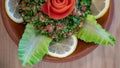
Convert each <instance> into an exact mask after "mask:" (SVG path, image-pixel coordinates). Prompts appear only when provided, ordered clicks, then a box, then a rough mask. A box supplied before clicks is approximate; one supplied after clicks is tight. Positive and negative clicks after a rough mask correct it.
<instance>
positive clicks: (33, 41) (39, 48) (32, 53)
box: [18, 24, 52, 66]
mask: <svg viewBox="0 0 120 68" xmlns="http://www.w3.org/2000/svg"><path fill="white" fill-rule="evenodd" d="M34 30H35V29H34V27H33V25H32V24H27V26H26V29H25V32H24V34H23V36H22V38H21V40H20V42H19V47H18V56H19V59H20V61H21V63H22V65H23V66H27V65H30V66H31V65H33V64H36V63H38V62H39V61H41V60H42V59H43V56H44V55H45V54H47V53H48V46H49V43H50V42H51V40H52V39H50V38H48V37H45V36H42V35H38V36H36V35H35V31H34Z"/></svg>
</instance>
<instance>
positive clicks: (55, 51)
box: [48, 35, 77, 58]
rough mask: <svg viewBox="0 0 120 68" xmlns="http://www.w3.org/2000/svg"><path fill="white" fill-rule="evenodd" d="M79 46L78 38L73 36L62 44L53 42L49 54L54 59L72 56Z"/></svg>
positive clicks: (61, 42)
mask: <svg viewBox="0 0 120 68" xmlns="http://www.w3.org/2000/svg"><path fill="white" fill-rule="evenodd" d="M76 46H77V38H76V36H74V35H73V36H71V37H69V38H67V39H65V40H63V41H60V42H57V43H56V42H52V43H51V44H50V46H49V50H48V54H49V55H50V56H52V57H57V58H64V57H67V56H69V55H70V54H72V53H73V52H74V51H75V49H76Z"/></svg>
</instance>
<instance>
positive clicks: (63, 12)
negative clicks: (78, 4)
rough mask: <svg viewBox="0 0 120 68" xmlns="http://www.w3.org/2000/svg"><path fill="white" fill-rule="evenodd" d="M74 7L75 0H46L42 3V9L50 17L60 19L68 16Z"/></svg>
mask: <svg viewBox="0 0 120 68" xmlns="http://www.w3.org/2000/svg"><path fill="white" fill-rule="evenodd" d="M74 8H75V0H47V3H45V4H43V5H42V11H43V12H44V13H45V14H47V15H48V16H49V17H50V18H52V19H56V20H58V19H62V18H65V17H66V16H68V15H69V14H70V13H72V11H73V10H74Z"/></svg>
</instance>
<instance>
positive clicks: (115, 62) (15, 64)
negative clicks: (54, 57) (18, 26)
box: [0, 0, 120, 68]
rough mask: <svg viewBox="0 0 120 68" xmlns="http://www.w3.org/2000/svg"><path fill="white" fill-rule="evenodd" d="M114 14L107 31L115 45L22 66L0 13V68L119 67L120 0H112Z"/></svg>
mask: <svg viewBox="0 0 120 68" xmlns="http://www.w3.org/2000/svg"><path fill="white" fill-rule="evenodd" d="M114 3H115V4H114V5H115V9H114V16H113V20H112V25H111V28H110V30H109V32H110V33H111V34H112V35H113V36H114V37H115V38H116V45H115V46H113V47H111V46H106V47H104V46H101V45H100V46H99V47H98V48H97V49H95V50H94V51H93V52H91V53H90V54H88V55H87V56H85V57H83V58H82V59H79V60H76V61H73V62H67V63H49V62H40V63H39V64H37V65H35V66H34V67H22V66H21V64H20V62H19V60H18V56H17V46H16V45H15V43H14V42H13V41H12V40H11V38H10V37H9V35H8V34H7V32H6V30H5V27H4V25H3V23H2V19H1V15H0V68H120V0H114Z"/></svg>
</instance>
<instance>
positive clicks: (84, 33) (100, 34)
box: [77, 15, 115, 45]
mask: <svg viewBox="0 0 120 68" xmlns="http://www.w3.org/2000/svg"><path fill="white" fill-rule="evenodd" d="M77 37H78V38H79V39H81V40H83V41H85V42H94V43H96V44H102V45H113V44H115V39H114V38H113V37H112V36H111V35H110V34H109V33H108V32H107V31H105V30H104V29H103V28H102V27H101V26H100V25H99V24H98V23H97V21H96V19H95V18H94V16H92V15H87V17H86V20H85V23H84V25H83V27H82V28H81V29H80V30H79V33H78V34H77Z"/></svg>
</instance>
